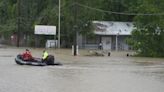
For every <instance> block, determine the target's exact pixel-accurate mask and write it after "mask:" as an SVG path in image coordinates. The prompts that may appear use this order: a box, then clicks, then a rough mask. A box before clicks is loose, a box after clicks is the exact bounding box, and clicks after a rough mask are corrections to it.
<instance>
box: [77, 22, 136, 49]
mask: <svg viewBox="0 0 164 92" xmlns="http://www.w3.org/2000/svg"><path fill="white" fill-rule="evenodd" d="M93 25H94V28H95V30H94V33H95V34H96V38H95V39H89V38H88V37H79V40H80V41H79V43H78V44H79V46H80V47H82V48H86V49H98V48H99V44H100V43H102V48H103V50H129V49H130V46H128V45H127V43H126V41H125V39H126V38H127V37H130V35H131V32H132V30H133V29H134V25H133V23H132V22H115V21H93Z"/></svg>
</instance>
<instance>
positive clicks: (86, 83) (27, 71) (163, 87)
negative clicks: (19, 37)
mask: <svg viewBox="0 0 164 92" xmlns="http://www.w3.org/2000/svg"><path fill="white" fill-rule="evenodd" d="M42 50H43V49H31V52H32V54H33V56H35V57H41V54H42ZM23 51H24V48H0V92H164V59H162V58H144V57H142V58H141V57H126V52H111V56H110V57H108V56H105V57H95V56H92V57H89V56H84V55H83V54H85V53H87V52H85V51H83V50H82V51H80V52H82V54H81V55H79V56H76V57H74V56H71V50H67V49H61V50H54V49H48V52H49V53H50V54H53V55H55V57H56V61H58V62H61V63H63V66H44V67H38V66H27V65H23V66H21V65H17V64H16V63H15V61H14V58H15V57H16V55H17V54H19V53H21V52H23Z"/></svg>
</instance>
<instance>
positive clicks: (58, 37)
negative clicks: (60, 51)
mask: <svg viewBox="0 0 164 92" xmlns="http://www.w3.org/2000/svg"><path fill="white" fill-rule="evenodd" d="M58 18H59V19H58V48H60V0H59V15H58Z"/></svg>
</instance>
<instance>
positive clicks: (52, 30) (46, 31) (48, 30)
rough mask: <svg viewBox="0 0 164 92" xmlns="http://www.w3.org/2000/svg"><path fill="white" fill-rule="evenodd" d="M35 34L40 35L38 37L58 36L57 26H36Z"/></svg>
mask: <svg viewBox="0 0 164 92" xmlns="http://www.w3.org/2000/svg"><path fill="white" fill-rule="evenodd" d="M34 34H38V35H56V26H48V25H35V31H34Z"/></svg>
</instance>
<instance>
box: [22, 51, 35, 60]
mask: <svg viewBox="0 0 164 92" xmlns="http://www.w3.org/2000/svg"><path fill="white" fill-rule="evenodd" d="M22 59H23V60H24V61H32V60H33V57H32V55H31V52H30V51H29V50H28V49H26V51H25V52H24V53H23V54H22Z"/></svg>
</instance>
